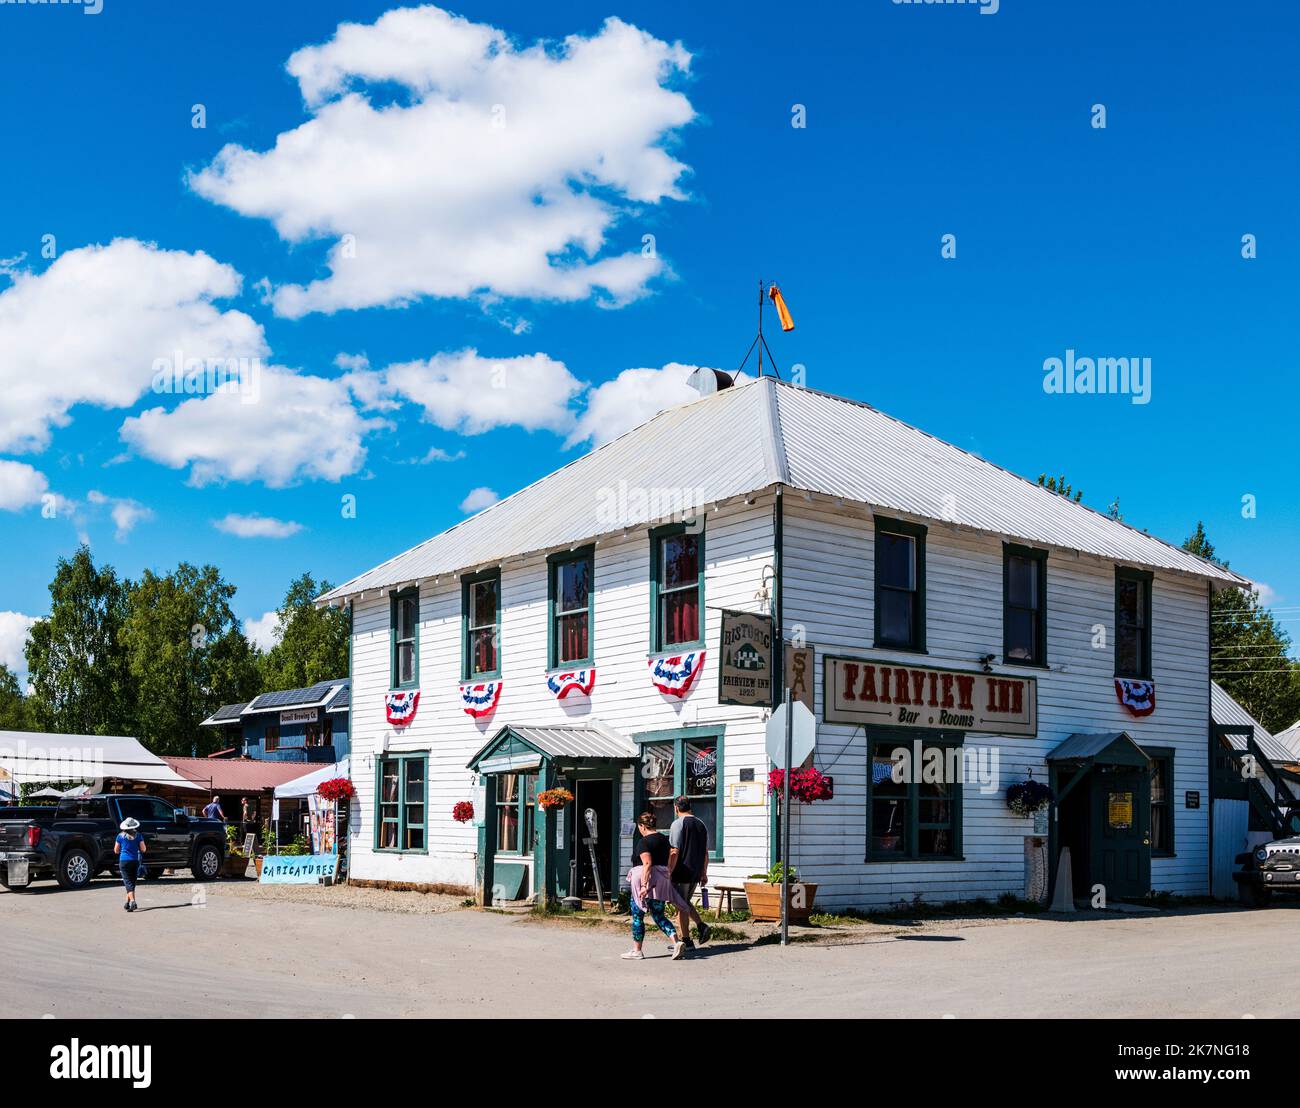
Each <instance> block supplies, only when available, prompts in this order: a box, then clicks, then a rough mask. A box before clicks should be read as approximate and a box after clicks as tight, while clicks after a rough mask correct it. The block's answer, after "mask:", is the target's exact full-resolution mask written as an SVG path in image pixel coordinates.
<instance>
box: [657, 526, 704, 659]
mask: <svg viewBox="0 0 1300 1108" xmlns="http://www.w3.org/2000/svg"><path fill="white" fill-rule="evenodd" d="M701 638H703V635H702V634H701V630H700V536H699V535H691V534H686V533H684V532H683V533H682V534H677V535H666V536H664V537H662V538H660V540H659V648H660V649H661V650H668V649H669V648H671V647H673V646H677V645H679V644H683V643H693V642H697V641H698V640H699V639H701Z"/></svg>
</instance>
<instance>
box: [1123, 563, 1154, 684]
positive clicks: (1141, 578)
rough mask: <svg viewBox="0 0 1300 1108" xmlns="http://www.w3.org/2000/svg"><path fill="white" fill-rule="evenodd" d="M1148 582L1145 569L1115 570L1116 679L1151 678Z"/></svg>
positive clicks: (1148, 574) (1148, 576)
mask: <svg viewBox="0 0 1300 1108" xmlns="http://www.w3.org/2000/svg"><path fill="white" fill-rule="evenodd" d="M1151 580H1152V575H1151V573H1149V572H1148V571H1147V570H1143V569H1129V568H1128V567H1127V566H1117V567H1116V568H1115V676H1116V677H1135V678H1141V679H1143V680H1150V678H1151Z"/></svg>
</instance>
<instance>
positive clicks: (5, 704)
mask: <svg viewBox="0 0 1300 1108" xmlns="http://www.w3.org/2000/svg"><path fill="white" fill-rule="evenodd" d="M30 730H32V725H31V717H30V714H29V712H28V705H27V698H26V697H25V696H23V687H22V685H20V684H19V683H18V676H17V674H15V673H13V672H12V671H11V670H10V669H9V667H8V666H6V665H3V664H0V731H30Z"/></svg>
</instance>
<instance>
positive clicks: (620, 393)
mask: <svg viewBox="0 0 1300 1108" xmlns="http://www.w3.org/2000/svg"><path fill="white" fill-rule="evenodd" d="M697 368H698V367H696V366H693V365H683V364H682V363H680V362H669V363H668V364H667V365H665V366H663V367H662V368H660V369H625V370H623V372H622V373H620V374H619V375H618V376H617V377H615V378H614V379H613V380H612V381H606V382H604V384H601V385H597V386H596V387H595V388H594V389H592V390H591V391H590V392H589V393H588V394H587V406H586V409H585V410H584V411H583V413H582V415H581V416H579V417H578V420H577V423H576V425H575V426H574V429H573V432H572V433H571V434H570V435H569V439H568V442H567V444H566V445H568V446H575V445H577V444H578V443H583V442H587V441H588V440H590V442H591V444H592V446H600V445H601V444H603V443H607V442H609V441H610V440H611V439H616V438H618V437H619V435H621V434H623V433H624V432H625V431H630V430H631V429H632V428H633V427H636V426H637V425H638V424H641V423H644V422H645V421H646V420H647V419H649V418H650V417H651V416H654V415H657V414H658V413H659V412H662V411H663V410H664V409H665V408H674V407H676V406H677V405H678V404H685V403H687V402H689V401H691V400H698V399H699V398H700V394H699V393H698V392H697V391H696V390H695V389H694V388H693V387H692V386H691V385H688V384H687V383H686V382H687V379H688V378H689V377H690V375H691V374H692V373H694V372H695V370H696V369H697Z"/></svg>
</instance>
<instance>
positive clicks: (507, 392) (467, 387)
mask: <svg viewBox="0 0 1300 1108" xmlns="http://www.w3.org/2000/svg"><path fill="white" fill-rule="evenodd" d="M354 377H362V378H363V380H367V381H368V384H367V385H364V386H363V385H360V384H359V383H357V384H354V385H353V388H354V391H357V392H358V394H359V395H364V396H369V397H371V398H372V399H373V398H375V397H380V398H383V397H388V398H397V399H400V400H404V401H408V402H410V403H412V404H415V405H417V406H418V407H419V408H421V409H422V410H423V413H424V418H425V419H427V420H428V421H429V422H430V423H433V424H435V425H437V426H438V427H441V428H442V429H443V430H444V431H458V432H460V433H461V434H464V435H479V434H482V433H483V432H484V431H490V430H492V429H493V428H495V427H522V428H524V429H525V430H527V431H539V430H546V431H555V432H557V433H562V432H564V431H567V430H568V429H569V428H570V427H572V425H573V411H572V409H571V408H570V402H571V401H572V400H573V398H574V397H576V396H577V395H578V394H579V393H580V392H581V391H582V382H581V381H579V380H578V379H577V378H576V377H574V376H573V374H572V373H570V372H569V370H568V368H567V367H566V366H565V364H564V363H563V362H557V361H556V360H555V359H554V358H551V357H548V356H547V355H546V354H523V355H520V356H518V357H514V358H485V357H481V356H480V355H479V353H478V351H476V350H473V349H469V350H460V351H456V352H455V353H448V354H435V355H434V356H433V357H432V358H428V359H426V360H424V361H414V362H402V363H399V364H397V365H390V366H389V367H388V368H387V369H385V370H382V371H381V372H379V373H378V375H377V377H375V376H374V375H373V374H372V375H371V377H370V378H365V377H364V375H362V374H356V375H354ZM381 406H382V403H381Z"/></svg>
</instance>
